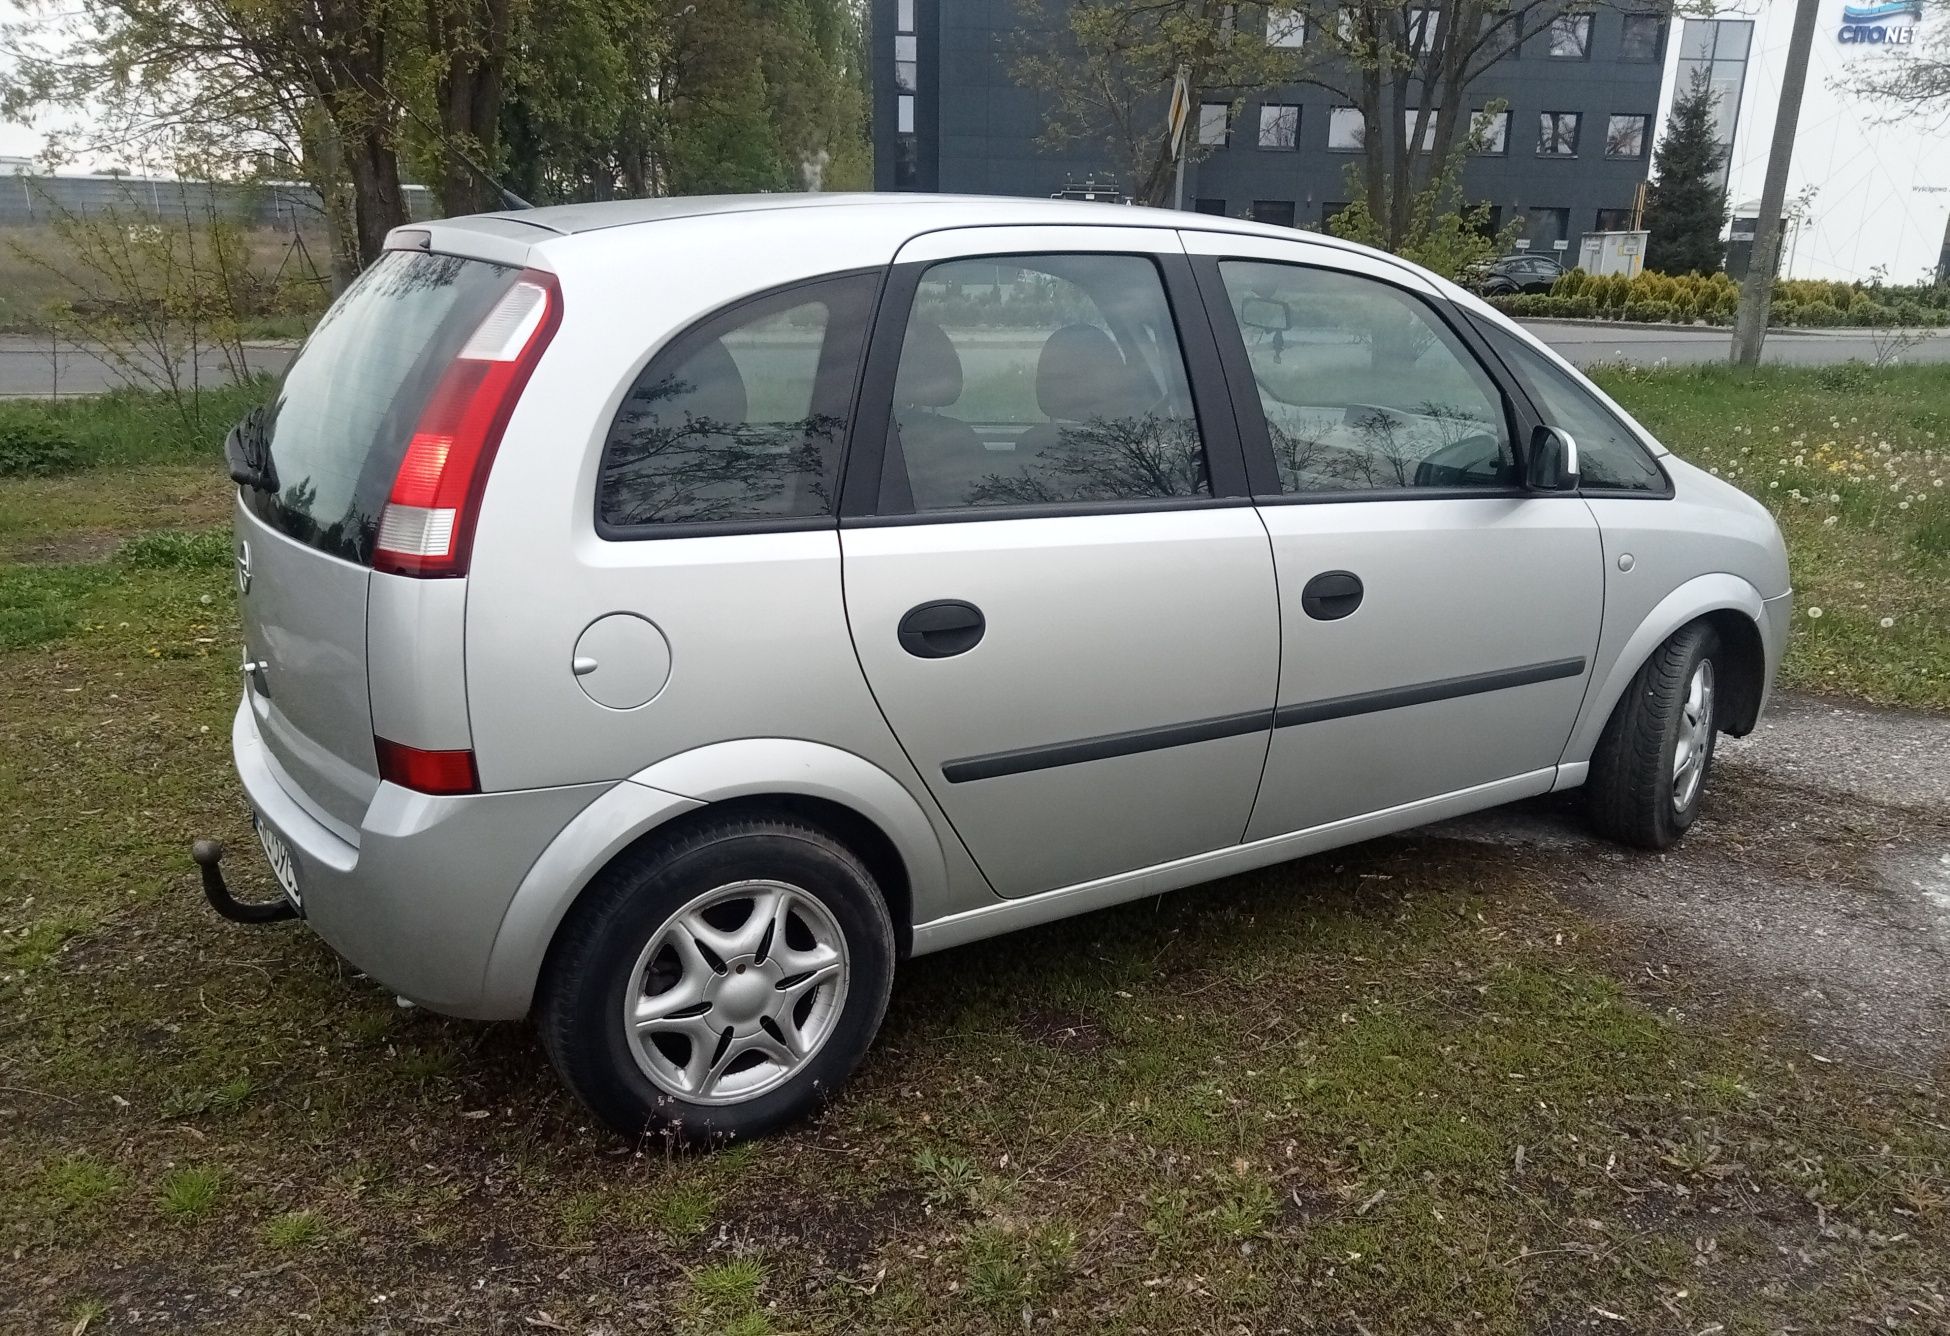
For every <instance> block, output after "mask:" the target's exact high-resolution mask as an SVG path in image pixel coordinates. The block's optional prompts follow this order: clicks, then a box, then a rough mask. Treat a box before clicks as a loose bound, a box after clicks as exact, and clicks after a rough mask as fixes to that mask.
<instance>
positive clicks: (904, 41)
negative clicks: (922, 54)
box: [894, 32, 916, 93]
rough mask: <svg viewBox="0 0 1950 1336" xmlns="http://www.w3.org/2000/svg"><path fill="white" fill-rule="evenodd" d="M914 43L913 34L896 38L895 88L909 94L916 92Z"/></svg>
mask: <svg viewBox="0 0 1950 1336" xmlns="http://www.w3.org/2000/svg"><path fill="white" fill-rule="evenodd" d="M914 43H915V37H914V34H913V33H911V32H909V33H902V34H900V35H899V36H897V37H895V38H894V86H895V87H897V88H899V89H901V90H902V91H903V92H907V93H911V92H913V91H914V68H915V54H916V53H915V47H914Z"/></svg>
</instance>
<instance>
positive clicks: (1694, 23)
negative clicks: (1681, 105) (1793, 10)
mask: <svg viewBox="0 0 1950 1336" xmlns="http://www.w3.org/2000/svg"><path fill="white" fill-rule="evenodd" d="M1753 31H1754V25H1753V21H1752V20H1750V19H1705V20H1701V19H1687V20H1686V26H1685V27H1684V28H1682V29H1680V38H1679V67H1678V72H1677V75H1678V77H1677V78H1676V80H1675V84H1676V86H1677V87H1680V88H1691V87H1692V86H1693V80H1694V79H1696V78H1699V77H1701V76H1704V77H1705V78H1706V80H1707V81H1708V82H1709V83H1710V84H1712V86H1713V97H1714V103H1713V140H1714V143H1716V144H1717V145H1718V146H1719V148H1720V166H1719V170H1718V171H1716V172H1715V173H1714V178H1715V183H1716V184H1718V185H1721V186H1724V185H1726V183H1727V174H1728V172H1729V171H1730V170H1731V163H1732V161H1733V154H1732V152H1731V148H1732V145H1733V134H1734V130H1735V129H1736V128H1737V127H1738V126H1739V124H1740V107H1741V100H1742V90H1743V89H1744V88H1745V87H1746V83H1747V51H1748V48H1749V46H1750V45H1751V44H1752V41H1753Z"/></svg>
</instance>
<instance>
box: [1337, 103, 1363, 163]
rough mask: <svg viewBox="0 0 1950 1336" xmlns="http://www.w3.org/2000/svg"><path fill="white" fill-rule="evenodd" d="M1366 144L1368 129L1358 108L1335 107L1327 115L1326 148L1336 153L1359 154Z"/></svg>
mask: <svg viewBox="0 0 1950 1336" xmlns="http://www.w3.org/2000/svg"><path fill="white" fill-rule="evenodd" d="M1367 142H1368V127H1367V124H1366V123H1365V122H1364V121H1363V120H1362V119H1361V109H1360V108H1359V107H1335V108H1334V109H1333V110H1332V111H1330V112H1328V113H1327V147H1328V148H1331V149H1333V150H1334V151H1335V152H1337V153H1359V152H1360V151H1361V147H1362V145H1364V144H1366V143H1367Z"/></svg>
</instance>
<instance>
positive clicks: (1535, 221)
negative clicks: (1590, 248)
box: [1523, 204, 1571, 256]
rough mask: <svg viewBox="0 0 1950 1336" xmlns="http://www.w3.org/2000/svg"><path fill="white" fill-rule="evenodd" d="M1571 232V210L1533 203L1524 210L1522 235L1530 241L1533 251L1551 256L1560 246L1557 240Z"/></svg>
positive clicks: (1561, 239)
mask: <svg viewBox="0 0 1950 1336" xmlns="http://www.w3.org/2000/svg"><path fill="white" fill-rule="evenodd" d="M1570 234H1571V211H1570V210H1569V209H1556V208H1552V207H1550V206H1549V205H1544V204H1533V205H1531V206H1530V207H1529V208H1528V209H1525V210H1524V215H1523V235H1524V238H1525V240H1527V241H1529V242H1530V249H1531V250H1532V251H1533V252H1536V253H1540V254H1543V255H1546V256H1552V255H1554V254H1555V252H1556V251H1558V250H1559V249H1564V248H1560V247H1559V246H1558V244H1557V243H1558V242H1560V241H1563V240H1565V239H1566V238H1567V237H1569V236H1570Z"/></svg>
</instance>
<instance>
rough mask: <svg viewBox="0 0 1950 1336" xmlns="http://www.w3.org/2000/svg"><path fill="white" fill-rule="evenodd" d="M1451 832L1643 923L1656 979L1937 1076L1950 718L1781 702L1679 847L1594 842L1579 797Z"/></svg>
mask: <svg viewBox="0 0 1950 1336" xmlns="http://www.w3.org/2000/svg"><path fill="white" fill-rule="evenodd" d="M1439 833H1441V834H1445V835H1449V836H1452V837H1457V838H1463V839H1469V840H1477V841H1487V842H1491V843H1495V844H1499V845H1503V846H1506V847H1508V848H1510V849H1511V851H1512V853H1513V855H1515V856H1516V857H1519V858H1522V859H1525V860H1526V861H1532V862H1536V863H1538V864H1540V865H1548V870H1549V871H1550V872H1551V873H1552V875H1553V876H1554V877H1555V878H1556V880H1557V881H1558V882H1559V884H1560V885H1562V886H1563V887H1564V888H1565V891H1566V894H1567V897H1568V898H1570V899H1572V900H1574V901H1575V902H1577V903H1578V904H1579V905H1581V906H1584V907H1587V908H1592V909H1595V910H1597V911H1599V912H1600V913H1602V914H1605V915H1608V916H1612V917H1615V918H1619V919H1623V920H1625V921H1627V922H1629V923H1631V924H1633V925H1634V926H1636V927H1638V928H1640V929H1641V930H1643V932H1644V939H1643V940H1644V946H1643V951H1644V955H1645V963H1646V967H1647V968H1648V969H1651V970H1653V971H1654V972H1655V973H1665V972H1667V971H1671V972H1672V973H1674V974H1677V975H1680V976H1682V977H1688V978H1690V979H1691V980H1692V981H1693V982H1694V983H1695V984H1696V985H1703V987H1704V990H1705V993H1706V995H1707V996H1708V997H1711V996H1713V995H1715V994H1719V995H1722V996H1724V997H1725V998H1726V999H1727V1000H1728V1001H1731V1002H1734V1003H1736V1004H1739V1003H1748V1002H1758V1003H1760V1004H1761V1005H1763V1006H1765V1007H1767V1008H1769V1009H1772V1010H1774V1011H1776V1012H1781V1011H1785V1012H1787V1013H1789V1014H1790V1015H1791V1016H1792V1017H1793V1019H1794V1020H1795V1021H1796V1022H1797V1023H1798V1024H1799V1025H1800V1026H1801V1027H1802V1028H1803V1030H1804V1031H1805V1033H1806V1034H1807V1036H1808V1039H1809V1042H1810V1046H1811V1048H1812V1051H1813V1053H1814V1054H1815V1056H1817V1057H1818V1058H1820V1059H1824V1060H1831V1061H1833V1060H1840V1059H1846V1060H1850V1061H1853V1062H1856V1063H1859V1064H1863V1065H1868V1066H1874V1067H1881V1068H1886V1069H1889V1070H1891V1071H1894V1072H1899V1073H1902V1074H1905V1075H1928V1074H1930V1073H1932V1072H1933V1071H1934V1070H1935V1069H1936V1068H1937V1067H1938V1066H1939V1065H1940V1064H1941V1063H1942V1062H1943V1061H1944V1060H1945V1056H1946V1052H1947V1051H1950V717H1945V716H1935V715H1923V714H1911V713H1904V712H1899V711H1885V710H1875V709H1870V708H1866V707H1863V706H1859V705H1840V704H1836V703H1832V702H1829V701H1824V700H1816V699H1810V698H1807V697H1780V698H1777V699H1776V701H1775V703H1774V705H1773V707H1772V708H1771V709H1770V710H1769V712H1768V715H1767V717H1766V719H1764V720H1763V721H1762V723H1761V726H1760V727H1759V728H1758V729H1756V730H1755V731H1754V733H1753V734H1752V735H1751V736H1749V737H1746V738H1742V739H1737V740H1736V739H1730V738H1721V739H1720V747H1719V750H1718V753H1717V755H1716V757H1715V760H1714V770H1713V775H1712V778H1711V781H1710V785H1709V788H1708V790H1707V799H1706V807H1705V810H1704V811H1703V813H1702V814H1701V817H1700V821H1699V823H1698V824H1697V825H1696V826H1695V827H1694V828H1693V830H1692V831H1691V832H1690V834H1689V835H1688V837H1687V838H1686V840H1685V841H1683V842H1682V843H1681V844H1680V845H1679V846H1678V847H1677V848H1675V849H1673V850H1671V851H1670V852H1668V853H1665V854H1644V853H1636V852H1633V851H1630V850H1625V849H1620V848H1617V847H1615V846H1613V845H1610V844H1607V843H1604V842H1601V841H1598V840H1596V839H1594V838H1592V837H1591V836H1590V835H1589V834H1588V833H1587V832H1586V831H1585V830H1584V828H1583V826H1582V824H1581V822H1580V820H1579V812H1578V802H1577V795H1575V794H1569V795H1560V796H1558V797H1556V798H1552V799H1544V800H1539V801H1538V802H1535V803H1527V804H1520V805H1518V806H1516V807H1512V808H1506V809H1502V810H1500V811H1496V812H1488V813H1483V814H1481V815H1478V816H1473V817H1467V818H1464V819H1461V820H1458V821H1454V822H1450V823H1447V824H1445V825H1444V826H1442V827H1440V828H1439Z"/></svg>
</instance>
